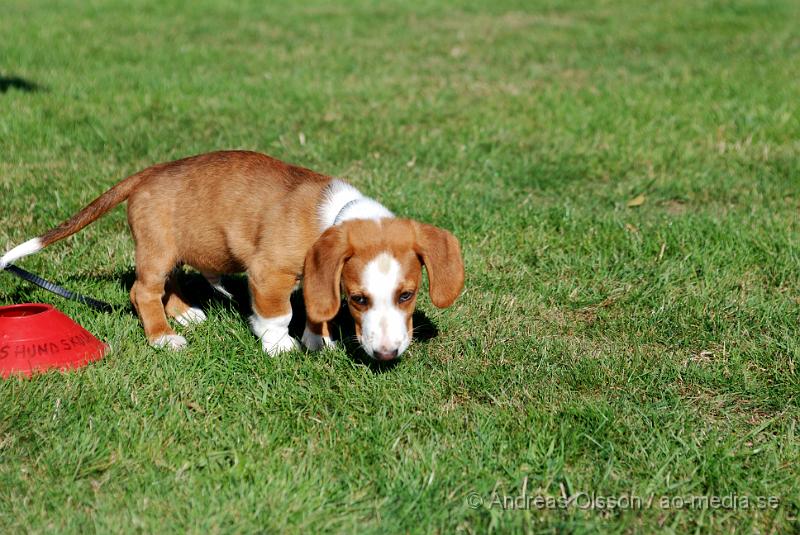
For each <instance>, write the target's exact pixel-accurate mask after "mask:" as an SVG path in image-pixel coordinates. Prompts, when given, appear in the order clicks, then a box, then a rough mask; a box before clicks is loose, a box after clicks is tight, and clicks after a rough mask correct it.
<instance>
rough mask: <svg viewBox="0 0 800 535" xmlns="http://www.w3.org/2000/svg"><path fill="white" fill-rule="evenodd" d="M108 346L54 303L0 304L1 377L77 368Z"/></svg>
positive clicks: (105, 351) (97, 355)
mask: <svg viewBox="0 0 800 535" xmlns="http://www.w3.org/2000/svg"><path fill="white" fill-rule="evenodd" d="M109 349H110V348H109V346H108V344H104V343H103V342H101V341H100V340H98V339H97V338H95V337H94V336H92V333H90V332H89V331H87V330H86V329H84V328H83V327H81V326H80V325H78V324H77V323H75V322H74V321H73V320H72V319H71V318H70V317H69V316H67V315H66V314H63V313H62V312H60V311H58V310H56V309H55V307H53V305H45V304H42V303H25V304H23V305H10V306H4V307H0V377H3V378H7V377H8V376H9V375H11V374H23V375H26V376H28V377H30V375H31V374H32V373H33V372H40V371H45V370H48V369H50V368H58V369H60V370H62V371H64V370H67V369H69V368H79V367H81V366H84V365H86V364H88V363H90V362H93V361H95V360H98V359H101V358H102V357H103V356H104V355H105V354H106V353H108V351H109Z"/></svg>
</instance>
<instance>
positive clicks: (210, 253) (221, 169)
mask: <svg viewBox="0 0 800 535" xmlns="http://www.w3.org/2000/svg"><path fill="white" fill-rule="evenodd" d="M331 180H332V179H331V178H330V177H328V176H325V175H321V174H319V173H316V172H314V171H311V170H309V169H305V168H302V167H297V166H293V165H290V164H286V163H284V162H281V161H279V160H276V159H274V158H271V157H269V156H266V155H263V154H259V153H255V152H247V151H222V152H213V153H209V154H203V155H199V156H194V157H190V158H185V159H182V160H178V161H175V162H170V163H163V164H158V165H154V166H152V167H150V168H148V169H145V170H144V171H141V172H139V173H136V174H134V175H132V176H130V177H128V178H126V179H125V180H123V181H121V182H120V183H119V184H117V185H116V186H114V187H113V188H111V189H110V190H109V191H107V192H106V193H104V194H103V195H101V196H100V197H98V198H97V199H96V200H95V201H93V202H92V203H91V204H89V205H88V206H87V207H86V208H84V209H83V210H81V211H80V212H79V213H77V214H76V215H75V216H73V217H72V218H70V219H69V220H67V221H66V222H64V223H63V224H61V225H60V226H58V227H57V228H55V229H53V230H51V231H49V232H47V233H46V234H44V235H42V236H41V241H42V244H43V246H47V245H50V244H52V243H53V242H55V241H58V240H61V239H63V238H66V237H67V236H70V235H72V234H74V233H75V232H77V231H79V230H80V229H82V228H83V227H85V226H86V225H88V224H89V223H91V222H93V221H94V220H96V219H97V218H99V217H100V216H102V215H104V214H105V213H106V212H108V211H109V210H111V208H113V207H114V206H116V205H117V204H119V203H121V202H123V201H124V200H126V199H127V200H128V222H129V224H130V227H131V231H132V233H133V238H134V241H135V244H136V281H135V283H134V285H133V287H132V288H131V292H130V295H131V301H132V303H133V305H134V307H135V308H136V311H137V313H138V314H139V317H140V318H141V321H142V325H143V327H144V330H145V334H146V336H147V338H148V340H150V341H151V342H153V341H155V340H158V339H159V338H160V337H162V336H164V335H170V334H175V333H174V331H173V330H172V329H171V328H170V326H169V324H168V323H167V319H166V315H165V311H166V314H169V315H170V316H173V317H178V316H180V315H181V314H183V313H184V312H186V311H187V310H188V309H189V304H188V303H187V302H186V301H185V299H184V298H183V297H182V296H181V294H180V291H179V290H178V288H177V286H176V283H175V281H173V280H170V279H169V276H170V273H171V272H172V270H173V269H174V268H175V266H176V265H179V264H182V263H185V264H188V265H191V266H193V267H195V268H196V269H198V270H199V271H201V272H202V273H204V274H206V275H211V276H214V275H219V274H224V273H235V272H242V271H246V272H247V274H248V278H249V286H250V290H251V293H252V297H253V309H254V311H255V312H256V313H257V314H259V315H260V316H262V317H266V318H270V317H275V316H281V315H284V314H287V313H289V312H291V307H290V304H289V296H290V295H291V292H292V290H293V288H294V287H295V286H296V284H297V281H298V279H299V277H300V274H301V273H303V268H304V265H305V273H304V279H305V280H304V296H305V303H306V307H307V314H308V318H309V329H310V330H311V331H312V332H314V333H317V334H323V335H326V336H327V335H328V334H329V331H328V326H327V324H326V322H327V321H328V320H330V319H331V318H333V316H334V315H335V314H336V312H337V311H338V309H339V302H340V301H339V300H340V291H339V287H340V281H341V283H342V286H344V288H345V290H346V291H347V292H348V295H350V293H352V292H353V291H355V289H356V288H355V286H356V285H357V284H358V281H359V277H360V273H361V270H362V269H363V266H364V265H365V263H366V262H368V261H369V260H370V259H371V258H373V257H375V256H376V255H377V254H378V253H379V252H380V251H383V250H388V251H390V252H391V253H392V255H393V256H394V257H395V258H396V259H397V260H398V261H399V262H400V263H401V264H402V266H403V272H404V274H405V275H404V276H405V281H404V283H403V284H404V288H405V287H408V288H410V289H411V288H413V290H414V292H415V294H414V299H412V300H410V301H409V302H407V303H405V304H403V307H404V308H405V309H406V310H407V312H408V321H407V324H408V328H409V331H410V330H411V312H413V309H414V303H415V301H416V289H417V288H418V286H419V282H420V278H421V266H422V264H423V263H424V265H426V267H427V269H428V274H429V279H430V292H431V300H432V301H433V303H434V304H435V305H436V306H439V307H443V306H449V305H450V304H451V303H452V302H453V301H454V300H455V298H456V297H457V296H458V294H459V292H460V291H461V289H462V287H463V283H464V270H463V263H462V260H461V254H460V250H459V245H458V241H457V240H456V238H455V237H454V236H452V234H450V233H449V232H447V231H444V230H442V229H438V228H436V227H432V226H430V225H424V224H421V223H417V222H414V221H410V220H405V219H384V220H381V221H380V222H377V221H372V220H350V221H345V222H343V223H341V224H339V225H336V226H334V227H331V228H329V229H327V230H326V231H325V232H324V233H322V232H321V229H320V221H319V217H318V213H317V209H318V207H319V205H320V203H321V202H322V201H323V199H322V195H323V191H324V190H325V188H326V186H328V184H329V183H330V182H331ZM345 260H347V262H346V263H345ZM350 310H351V312H352V313H353V317H354V318H355V321H356V329H357V331H358V328H359V317H360V310H359V309H358V307H357V306H355V305H354V304H353V303H351V304H350Z"/></svg>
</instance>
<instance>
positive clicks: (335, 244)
mask: <svg viewBox="0 0 800 535" xmlns="http://www.w3.org/2000/svg"><path fill="white" fill-rule="evenodd" d="M351 254H352V251H351V247H350V244H349V243H348V240H347V235H346V232H345V231H344V230H342V226H341V225H337V226H334V227H330V228H329V229H328V230H326V231H325V232H323V233H322V236H320V237H319V239H317V241H316V242H314V245H312V246H311V249H310V250H309V251H308V253H307V254H306V261H305V264H304V266H303V300H304V301H305V304H306V317H308V319H309V321H311V322H313V323H321V322H323V321H328V320H330V319H332V318H333V317H334V316H336V314H337V313H338V312H339V306H340V299H341V295H340V292H339V281H340V279H341V276H342V267H343V266H344V261H345V259H346V258H347V257H348V256H350V255H351Z"/></svg>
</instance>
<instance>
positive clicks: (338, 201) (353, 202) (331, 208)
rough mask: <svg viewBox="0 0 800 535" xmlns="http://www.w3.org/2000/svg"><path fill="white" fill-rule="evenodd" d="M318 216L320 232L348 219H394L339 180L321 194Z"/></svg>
mask: <svg viewBox="0 0 800 535" xmlns="http://www.w3.org/2000/svg"><path fill="white" fill-rule="evenodd" d="M318 216H319V221H320V228H321V230H323V231H324V230H325V229H327V228H328V227H332V226H334V225H338V224H339V223H341V222H342V221H347V220H350V219H375V220H379V219H383V218H385V217H394V214H393V213H392V212H390V211H389V209H388V208H386V207H385V206H383V205H382V204H381V203H379V202H378V201H376V200H374V199H370V198H369V197H366V196H364V194H363V193H361V192H360V191H358V190H357V189H356V188H354V187H353V186H351V185H350V184H348V183H347V182H345V181H343V180H339V179H334V180H332V181H331V183H330V184H328V187H326V188H325V191H324V192H323V193H322V202H321V203H320V205H319V209H318Z"/></svg>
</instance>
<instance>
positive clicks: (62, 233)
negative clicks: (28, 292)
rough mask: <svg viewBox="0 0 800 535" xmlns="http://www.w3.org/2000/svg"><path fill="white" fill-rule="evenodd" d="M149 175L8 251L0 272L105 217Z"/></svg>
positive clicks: (123, 184)
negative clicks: (12, 263)
mask: <svg viewBox="0 0 800 535" xmlns="http://www.w3.org/2000/svg"><path fill="white" fill-rule="evenodd" d="M151 173H152V168H150V169H145V170H144V171H140V172H139V173H136V174H134V175H131V176H129V177H128V178H126V179H124V180H122V181H121V182H119V183H118V184H117V185H116V186H114V187H113V188H111V189H110V190H108V191H106V192H105V193H103V194H102V195H100V196H99V197H98V198H96V199H95V200H93V201H92V202H91V203H90V204H89V205H88V206H86V208H84V209H83V210H81V211H80V212H78V213H77V214H75V215H74V216H72V217H71V218H69V219H67V220H66V221H64V222H63V223H61V224H60V225H59V226H57V227H56V228H54V229H52V230H50V231H49V232H46V233H44V234H42V235H41V236H38V237H36V238H32V239H30V240H28V241H26V242H25V243H22V244H20V245H17V246H16V247H14V248H13V249H11V250H9V251H8V252H7V253H6V254H4V255H3V256H2V257H1V258H0V271H2V270H4V269H5V268H6V266H7V265H8V264H10V263H11V262H14V261H16V260H19V259H20V258H23V257H25V256H28V255H32V254H34V253H38V252H39V251H41V250H42V249H44V248H45V247H47V246H48V245H50V244H51V243H54V242H57V241H58V240H63V239H64V238H66V237H68V236H72V235H73V234H75V233H76V232H78V231H79V230H81V229H82V228H83V227H85V226H86V225H88V224H89V223H92V222H94V221H95V220H96V219H98V218H100V217H101V216H103V215H105V214H106V213H107V212H108V211H109V210H111V209H112V208H114V207H115V206H116V205H118V204H119V203H121V202H123V201H124V200H126V199H127V198H128V196H129V195H130V194H131V193H132V192H133V190H134V189H136V186H138V185H139V183H140V182H141V181H142V180H143V179H144V178H146V177H147V176H149V175H150V174H151Z"/></svg>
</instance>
